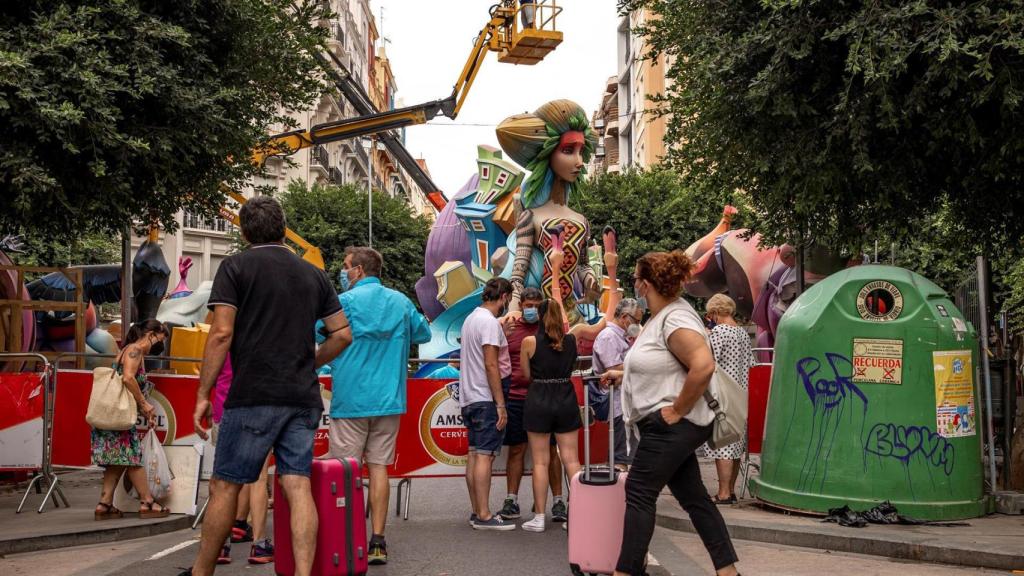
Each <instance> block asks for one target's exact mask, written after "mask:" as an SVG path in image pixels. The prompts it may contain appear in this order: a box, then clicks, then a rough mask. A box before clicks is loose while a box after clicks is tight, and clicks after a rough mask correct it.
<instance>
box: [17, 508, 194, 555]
mask: <svg viewBox="0 0 1024 576" xmlns="http://www.w3.org/2000/svg"><path fill="white" fill-rule="evenodd" d="M192 519H193V517H192V516H188V515H179V516H178V517H176V518H173V519H170V520H166V521H163V522H153V523H149V524H139V525H135V526H120V527H117V528H104V529H99V530H90V531H88V532H68V533H66V534H44V535H40V536H29V537H27V538H18V539H14V540H3V541H0V557H2V556H7V555H9V554H23V553H26V552H40V551H43V550H53V549H55V548H66V547H71V546H85V545H88V544H103V543H105V542H120V541H122V540H135V539H138V538H146V537H148V536H156V535H158V534H166V533H168V532H175V531H177V530H183V529H185V528H190V527H191V526H192Z"/></svg>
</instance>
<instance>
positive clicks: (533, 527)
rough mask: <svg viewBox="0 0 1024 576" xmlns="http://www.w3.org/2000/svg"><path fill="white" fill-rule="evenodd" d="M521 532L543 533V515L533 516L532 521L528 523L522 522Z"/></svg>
mask: <svg viewBox="0 0 1024 576" xmlns="http://www.w3.org/2000/svg"><path fill="white" fill-rule="evenodd" d="M523 530H526V531H527V532H543V531H544V515H543V514H534V515H533V519H532V520H530V521H528V522H523Z"/></svg>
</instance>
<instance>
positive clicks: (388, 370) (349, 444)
mask: <svg viewBox="0 0 1024 576" xmlns="http://www.w3.org/2000/svg"><path fill="white" fill-rule="evenodd" d="M382 267H383V260H382V258H381V255H380V253H378V252H377V251H376V250H374V249H372V248H365V247H354V248H349V249H347V250H346V251H345V263H344V268H343V269H342V271H341V278H340V279H341V287H342V293H341V294H340V295H339V296H338V301H339V302H340V303H341V308H342V310H344V312H345V317H346V318H347V319H348V321H349V325H350V326H351V328H352V344H350V345H349V346H348V348H345V350H344V351H343V352H342V353H341V354H339V355H338V357H337V358H335V359H334V361H332V362H331V377H332V379H333V383H334V384H333V390H332V392H333V394H332V395H331V434H330V441H331V451H330V455H331V457H333V458H355V459H356V460H359V461H360V462H361V463H365V464H366V467H367V469H368V470H369V472H370V495H369V496H370V512H371V524H372V528H373V532H372V536H371V538H370V543H369V553H368V559H369V563H370V564H386V563H387V544H386V543H385V541H384V526H385V523H386V520H387V514H388V501H389V491H390V486H389V484H388V466H390V465H392V464H394V463H395V442H396V441H397V439H398V423H399V419H400V418H401V415H402V414H404V413H405V408H406V405H405V402H406V391H405V385H406V376H407V375H408V363H409V351H410V347H411V346H412V344H423V343H425V342H428V341H429V340H430V325H429V324H428V323H427V319H426V318H424V317H423V315H422V314H420V313H419V312H418V311H417V310H416V307H415V306H414V305H413V303H412V302H411V301H410V300H409V298H407V297H406V296H405V295H404V294H402V293H401V292H398V291H397V290H392V289H390V288H386V287H385V286H383V285H382V284H381V282H380V278H379V277H380V272H381V268H382Z"/></svg>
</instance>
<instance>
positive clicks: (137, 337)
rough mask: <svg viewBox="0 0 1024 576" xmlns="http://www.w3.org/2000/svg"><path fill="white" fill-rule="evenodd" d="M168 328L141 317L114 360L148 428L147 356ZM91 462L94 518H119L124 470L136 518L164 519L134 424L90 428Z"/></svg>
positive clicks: (151, 418) (152, 416)
mask: <svg viewBox="0 0 1024 576" xmlns="http://www.w3.org/2000/svg"><path fill="white" fill-rule="evenodd" d="M167 335H168V334H167V328H166V327H165V326H164V325H163V324H161V323H160V322H159V321H157V320H152V319H151V320H144V321H142V322H138V323H136V324H134V325H132V327H131V328H129V329H128V333H127V334H126V335H125V339H124V349H122V350H121V353H120V354H119V355H118V357H117V359H116V360H115V361H114V370H116V371H117V373H118V374H120V375H121V381H122V382H123V383H124V386H125V388H127V389H128V391H129V392H130V393H131V395H132V396H133V397H134V398H135V402H136V403H138V405H139V412H140V413H141V415H142V416H143V417H144V418H145V419H146V421H147V422H148V424H149V427H150V428H152V427H153V426H155V425H156V408H154V407H153V405H152V404H150V403H149V401H148V400H147V395H148V394H149V391H150V390H151V389H152V384H150V382H149V381H148V380H146V376H145V373H146V369H145V362H146V355H147V354H150V355H159V354H160V353H161V352H162V351H163V346H164V341H165V340H166V339H167ZM92 461H93V464H96V465H97V466H102V467H103V468H104V470H103V492H101V493H100V500H99V503H98V504H97V505H96V512H95V514H94V516H95V519H96V520H108V519H113V518H121V516H122V515H123V513H122V512H121V511H120V510H118V509H117V508H115V507H114V504H113V502H114V488H115V487H116V486H117V479H118V478H120V477H121V473H122V472H124V471H125V470H126V469H127V471H128V479H129V480H130V481H131V483H132V486H134V487H135V490H136V491H137V492H138V493H139V502H140V503H139V517H140V518H163V517H164V516H167V515H168V514H170V511H169V510H168V509H167V508H164V507H163V506H161V505H160V503H159V502H156V501H154V500H153V496H152V495H151V494H150V492H149V484H148V483H147V482H146V471H145V469H143V467H142V464H143V462H142V438H141V437H140V436H139V433H138V432H137V431H136V429H135V426H132V427H131V428H130V429H128V430H97V429H95V428H93V430H92Z"/></svg>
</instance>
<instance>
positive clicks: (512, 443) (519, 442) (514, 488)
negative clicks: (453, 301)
mask: <svg viewBox="0 0 1024 576" xmlns="http://www.w3.org/2000/svg"><path fill="white" fill-rule="evenodd" d="M543 301H544V295H543V294H542V293H541V291H540V290H538V289H537V288H525V289H524V290H523V293H522V295H521V301H520V302H521V303H520V307H521V308H522V312H523V315H522V317H521V318H517V319H515V320H513V321H511V322H510V326H509V330H508V332H507V334H506V336H507V337H508V354H509V359H510V361H511V365H512V385H511V387H510V388H509V393H508V402H507V411H508V426H507V427H506V428H505V446H508V469H507V471H506V476H505V482H506V484H507V486H508V495H507V496H506V497H505V502H504V504H503V506H502V508H501V511H500V512H498V515H499V516H501V517H502V518H504V519H506V520H514V519H516V518H519V516H520V508H519V484H520V482H522V479H523V468H524V465H525V460H526V444H527V437H526V427H525V425H524V421H523V416H524V407H525V405H526V394H527V389H528V387H529V386H530V379H529V378H526V377H525V376H524V375H523V369H522V366H521V365H520V355H519V353H520V352H521V351H522V346H523V339H524V338H527V337H529V336H535V335H536V334H537V328H538V326H540V304H541V302H543ZM548 478H549V482H550V485H551V493H552V494H553V495H554V503H553V504H552V506H551V518H552V520H553V521H554V522H565V518H566V514H567V513H568V509H567V508H566V505H565V500H564V499H563V498H562V465H561V460H559V458H558V454H557V452H556V451H555V445H554V444H552V445H551V465H550V467H549V470H548Z"/></svg>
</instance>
